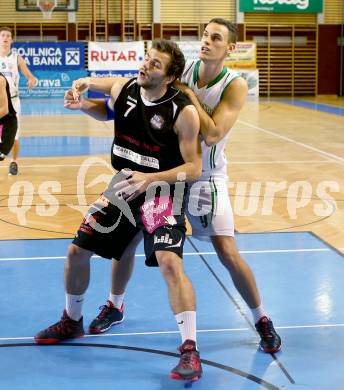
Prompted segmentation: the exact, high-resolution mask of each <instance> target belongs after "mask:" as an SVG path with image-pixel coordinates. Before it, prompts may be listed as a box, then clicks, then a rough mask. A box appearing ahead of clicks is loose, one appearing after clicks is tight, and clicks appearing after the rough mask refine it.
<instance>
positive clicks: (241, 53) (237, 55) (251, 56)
mask: <svg viewBox="0 0 344 390" xmlns="http://www.w3.org/2000/svg"><path fill="white" fill-rule="evenodd" d="M225 65H226V66H228V67H229V68H233V69H256V66H257V64H256V43H255V42H237V43H236V45H235V50H234V51H232V52H231V54H230V55H229V57H228V58H227V59H226V61H225Z"/></svg>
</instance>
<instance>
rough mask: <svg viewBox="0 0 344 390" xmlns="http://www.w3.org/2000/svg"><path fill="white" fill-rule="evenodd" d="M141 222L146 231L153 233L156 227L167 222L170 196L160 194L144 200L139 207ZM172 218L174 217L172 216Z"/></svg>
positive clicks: (171, 213)
mask: <svg viewBox="0 0 344 390" xmlns="http://www.w3.org/2000/svg"><path fill="white" fill-rule="evenodd" d="M140 210H141V214H142V222H143V224H144V226H145V228H146V230H147V232H148V233H153V232H154V230H156V229H157V228H158V227H160V226H163V225H166V224H171V225H172V224H174V223H169V221H171V217H172V218H173V211H172V198H171V197H170V196H160V197H155V198H153V199H150V200H148V201H147V202H145V203H144V204H143V205H142V206H141V207H140ZM173 220H174V218H173Z"/></svg>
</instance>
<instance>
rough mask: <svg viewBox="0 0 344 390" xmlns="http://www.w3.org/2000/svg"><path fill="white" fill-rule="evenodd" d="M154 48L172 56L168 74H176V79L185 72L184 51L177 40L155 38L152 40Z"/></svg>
mask: <svg viewBox="0 0 344 390" xmlns="http://www.w3.org/2000/svg"><path fill="white" fill-rule="evenodd" d="M152 49H156V50H158V51H160V52H161V53H166V54H168V55H169V56H170V63H169V64H168V67H167V70H166V76H174V77H175V79H178V78H179V77H180V76H181V75H182V74H183V70H184V67H185V58H184V54H183V52H182V51H181V50H180V48H179V46H178V45H177V44H176V43H175V42H172V41H168V40H167V39H155V40H154V41H153V42H152Z"/></svg>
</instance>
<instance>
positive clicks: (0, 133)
mask: <svg viewBox="0 0 344 390" xmlns="http://www.w3.org/2000/svg"><path fill="white" fill-rule="evenodd" d="M3 128H4V125H0V142H2V139H1V137H2V129H3Z"/></svg>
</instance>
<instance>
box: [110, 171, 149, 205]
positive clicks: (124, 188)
mask: <svg viewBox="0 0 344 390" xmlns="http://www.w3.org/2000/svg"><path fill="white" fill-rule="evenodd" d="M151 182H152V178H151V175H150V174H149V173H142V172H137V171H132V172H131V175H130V176H129V177H127V178H126V179H125V180H123V181H121V182H119V183H117V184H116V185H115V186H114V190H115V191H116V195H117V196H119V197H122V198H123V199H125V200H126V201H127V202H130V201H131V200H133V199H135V198H137V197H138V196H139V195H141V194H142V193H144V192H145V191H146V189H147V187H148V186H149V184H150V183H151Z"/></svg>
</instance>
